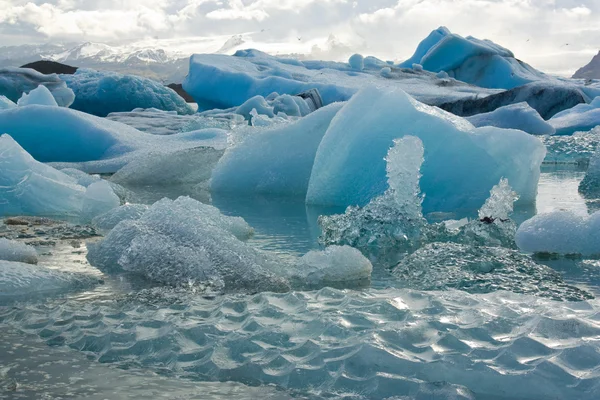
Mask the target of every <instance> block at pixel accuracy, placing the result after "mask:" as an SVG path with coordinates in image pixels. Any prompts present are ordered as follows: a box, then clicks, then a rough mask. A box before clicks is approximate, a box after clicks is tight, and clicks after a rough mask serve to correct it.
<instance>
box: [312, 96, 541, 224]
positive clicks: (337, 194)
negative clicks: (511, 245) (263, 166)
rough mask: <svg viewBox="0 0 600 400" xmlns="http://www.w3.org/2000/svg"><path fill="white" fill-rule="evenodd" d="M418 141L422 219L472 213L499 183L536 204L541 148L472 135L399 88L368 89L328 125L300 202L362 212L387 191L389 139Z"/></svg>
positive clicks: (505, 137)
mask: <svg viewBox="0 0 600 400" xmlns="http://www.w3.org/2000/svg"><path fill="white" fill-rule="evenodd" d="M405 135H412V136H417V137H419V138H420V139H421V141H422V142H423V145H424V149H425V155H424V157H425V161H424V163H423V166H422V168H421V173H422V175H423V176H422V178H421V181H420V185H421V190H422V191H423V193H424V194H425V198H424V201H423V212H424V213H429V212H433V211H441V212H459V211H461V210H462V211H466V210H477V209H479V207H481V205H482V204H483V203H484V201H485V200H486V199H487V197H488V194H489V191H490V189H491V188H492V187H493V186H494V185H495V184H496V183H498V182H499V181H500V178H502V177H504V178H506V179H508V182H509V183H510V185H511V186H512V188H513V189H514V190H515V191H516V192H517V194H518V195H519V197H520V200H519V201H520V202H521V203H523V204H531V203H533V202H534V201H535V196H536V193H537V183H538V180H539V174H540V169H539V168H540V165H541V163H542V160H543V159H544V156H545V152H546V151H545V148H544V146H543V144H542V143H541V142H540V141H539V140H538V139H537V138H536V137H534V136H531V135H528V134H527V133H525V132H522V131H517V130H509V129H500V128H495V127H483V128H474V127H473V125H471V124H470V123H469V122H468V121H466V120H465V119H462V118H460V117H457V116H454V115H452V114H449V113H446V112H444V111H442V110H440V109H438V108H435V107H430V106H427V105H425V104H422V103H420V102H418V101H416V100H415V99H413V98H411V97H410V96H408V95H407V94H406V93H405V92H403V91H402V90H399V89H392V88H386V89H378V88H367V89H363V90H362V91H361V92H359V93H357V94H356V95H355V96H354V97H353V98H352V99H351V100H350V101H349V102H348V103H347V104H346V105H345V106H344V107H343V108H342V110H340V111H339V112H338V113H337V115H336V116H335V117H334V119H333V120H332V122H331V124H330V126H329V128H328V130H327V132H326V134H325V136H324V137H323V140H322V141H321V143H320V145H319V148H318V150H317V154H316V157H315V162H314V165H313V169H312V173H311V176H310V182H309V185H308V192H307V195H306V202H307V203H309V204H317V205H336V206H349V205H358V206H364V205H365V204H367V203H368V202H369V201H370V200H371V199H372V198H374V197H376V196H378V195H380V194H382V193H384V192H385V190H386V189H387V187H388V183H387V180H386V173H385V171H386V164H385V160H384V157H385V155H386V153H387V151H388V149H389V148H390V147H391V145H392V143H393V140H394V139H397V138H401V137H403V136H405Z"/></svg>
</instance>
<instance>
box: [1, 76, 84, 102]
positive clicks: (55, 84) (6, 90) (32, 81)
mask: <svg viewBox="0 0 600 400" xmlns="http://www.w3.org/2000/svg"><path fill="white" fill-rule="evenodd" d="M39 85H43V86H45V87H46V88H47V89H48V90H50V92H51V93H52V96H53V97H54V99H55V100H56V103H57V104H58V105H59V106H61V107H69V106H70V105H71V104H73V101H74V100H75V94H74V93H73V91H72V90H71V89H69V88H68V87H67V84H66V83H65V81H63V80H62V79H61V78H60V77H59V76H58V75H56V74H50V75H44V74H40V73H39V72H37V71H35V70H33V69H29V68H12V67H6V68H0V95H2V96H5V97H7V98H8V99H9V100H11V101H12V102H14V103H16V102H17V101H18V100H19V99H20V98H21V96H22V95H23V94H24V93H29V92H30V91H32V90H34V89H35V88H37V87H38V86H39ZM0 109H1V108H0Z"/></svg>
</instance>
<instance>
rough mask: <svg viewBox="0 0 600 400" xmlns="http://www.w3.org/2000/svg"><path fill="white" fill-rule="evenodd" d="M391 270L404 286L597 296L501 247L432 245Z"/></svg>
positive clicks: (561, 297)
mask: <svg viewBox="0 0 600 400" xmlns="http://www.w3.org/2000/svg"><path fill="white" fill-rule="evenodd" d="M392 273H393V274H394V275H395V276H396V277H397V278H398V279H400V280H401V281H402V284H403V285H406V286H407V287H409V288H412V289H418V290H448V289H460V290H464V291H467V292H469V293H489V292H492V291H496V290H507V291H511V292H515V293H523V294H534V295H537V296H541V297H549V298H551V299H554V300H562V301H581V300H588V299H591V298H593V296H592V295H591V294H589V293H587V292H585V291H583V290H580V289H578V288H576V287H574V286H571V285H568V284H566V283H565V282H564V281H563V279H562V277H561V275H560V274H559V273H557V272H555V271H554V270H553V269H551V268H549V267H546V266H544V265H540V264H537V263H535V262H534V261H533V260H531V259H530V258H529V257H527V256H525V255H523V254H521V253H519V252H518V251H516V250H510V249H505V248H501V247H485V246H472V245H464V244H458V243H431V244H428V245H426V246H425V247H422V248H420V249H419V250H417V251H415V252H414V253H412V254H410V255H408V256H406V257H405V258H404V259H403V260H402V261H401V262H400V263H399V264H398V265H396V267H395V268H394V270H393V271H392Z"/></svg>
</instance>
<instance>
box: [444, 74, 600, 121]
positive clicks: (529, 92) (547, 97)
mask: <svg viewBox="0 0 600 400" xmlns="http://www.w3.org/2000/svg"><path fill="white" fill-rule="evenodd" d="M594 95H596V96H597V95H600V93H598V94H596V92H595V90H592V89H589V88H586V87H584V86H576V85H573V84H566V83H559V82H546V81H540V82H532V83H528V84H526V85H523V86H519V87H516V88H514V89H510V90H506V91H503V92H501V93H496V94H491V95H489V96H486V97H479V96H475V97H471V98H464V99H459V100H456V101H452V102H446V103H442V104H438V107H440V108H441V109H443V110H446V111H448V112H451V113H452V114H455V115H460V116H463V117H468V116H472V115H475V114H481V113H488V112H492V111H494V110H496V109H498V108H500V107H504V106H508V105H511V104H517V103H521V102H526V103H527V104H529V106H530V107H531V108H533V109H534V110H536V111H537V112H538V113H539V114H540V116H541V117H542V118H543V119H544V120H548V119H549V118H551V117H552V116H554V115H555V114H557V113H559V112H560V111H564V110H568V109H570V108H572V107H575V106H576V105H578V104H581V103H587V102H589V101H590V100H591V98H593V97H594Z"/></svg>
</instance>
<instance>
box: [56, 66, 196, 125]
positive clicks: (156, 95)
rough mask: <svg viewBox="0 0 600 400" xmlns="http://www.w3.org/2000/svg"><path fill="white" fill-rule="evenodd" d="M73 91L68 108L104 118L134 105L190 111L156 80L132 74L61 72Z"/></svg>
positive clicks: (82, 70)
mask: <svg viewBox="0 0 600 400" xmlns="http://www.w3.org/2000/svg"><path fill="white" fill-rule="evenodd" d="M61 77H62V79H64V80H65V81H66V82H67V86H68V87H69V88H70V89H72V90H73V92H75V101H74V102H73V104H72V105H71V108H73V109H75V110H79V111H83V112H86V113H88V114H92V115H97V116H100V117H105V116H107V115H108V114H110V113H112V112H120V111H131V110H133V109H135V108H157V109H159V110H165V111H177V113H178V114H192V113H193V110H192V108H191V106H190V105H189V104H187V103H186V102H185V100H184V99H183V98H182V97H181V96H179V95H178V94H177V93H175V91H174V90H172V89H169V88H167V87H165V86H164V85H162V84H161V83H159V82H156V81H153V80H152V79H148V78H142V77H139V76H135V75H121V74H117V73H115V72H100V71H94V70H90V69H78V70H77V72H76V73H75V74H73V75H61Z"/></svg>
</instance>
